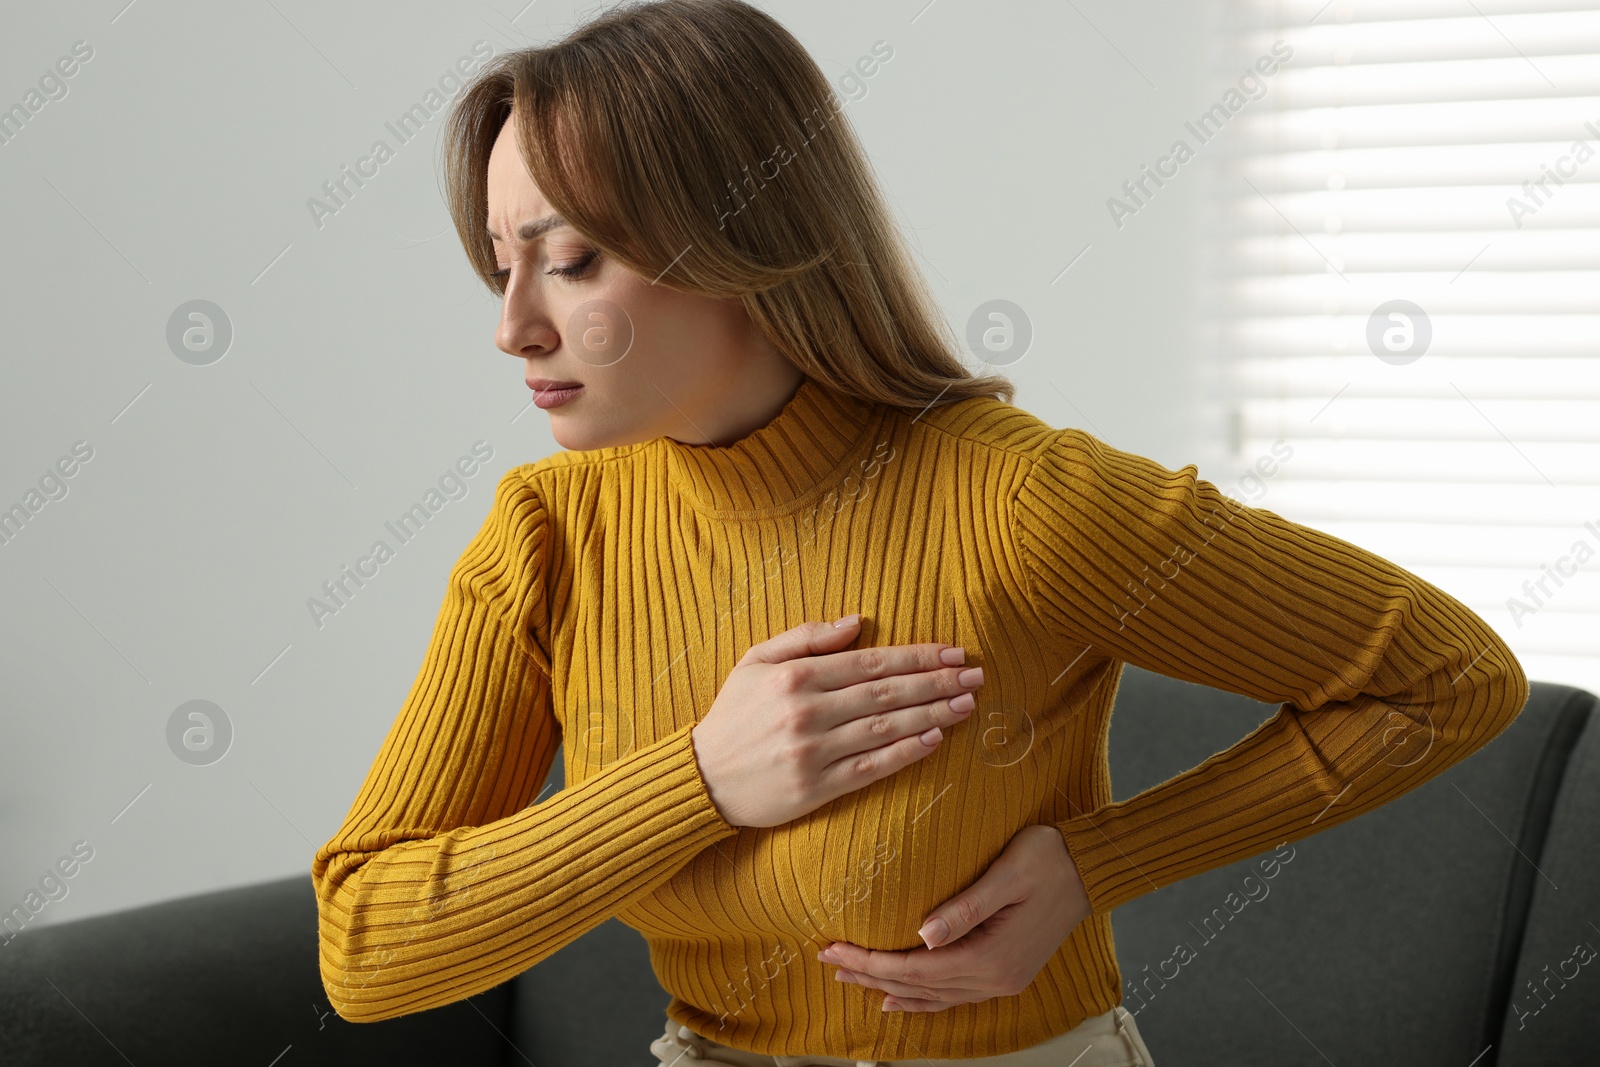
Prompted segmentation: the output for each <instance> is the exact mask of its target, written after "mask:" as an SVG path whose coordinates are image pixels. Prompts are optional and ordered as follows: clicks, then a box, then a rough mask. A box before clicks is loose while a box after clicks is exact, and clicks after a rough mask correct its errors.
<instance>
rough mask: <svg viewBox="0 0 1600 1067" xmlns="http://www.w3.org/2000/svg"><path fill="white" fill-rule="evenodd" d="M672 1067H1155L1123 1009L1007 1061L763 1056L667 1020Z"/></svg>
mask: <svg viewBox="0 0 1600 1067" xmlns="http://www.w3.org/2000/svg"><path fill="white" fill-rule="evenodd" d="M650 1051H651V1052H653V1053H654V1054H655V1057H656V1059H657V1060H659V1061H660V1062H661V1063H663V1064H666V1065H668V1067H914V1065H916V1067H967V1065H973V1067H976V1065H979V1064H982V1065H985V1067H1155V1061H1154V1060H1153V1059H1151V1058H1150V1050H1149V1049H1148V1048H1146V1047H1145V1044H1144V1038H1142V1037H1140V1036H1139V1028H1138V1027H1137V1026H1135V1025H1134V1023H1133V1014H1132V1013H1131V1012H1129V1011H1128V1010H1127V1009H1126V1008H1124V1007H1123V1006H1122V1005H1120V1004H1118V1005H1117V1006H1116V1007H1114V1008H1112V1009H1111V1010H1110V1011H1108V1012H1105V1013H1103V1014H1101V1015H1092V1016H1090V1017H1089V1018H1087V1019H1085V1020H1084V1021H1083V1022H1081V1023H1079V1024H1078V1025H1077V1026H1074V1027H1073V1028H1072V1029H1071V1030H1068V1031H1066V1032H1065V1033H1060V1034H1057V1035H1056V1036H1055V1037H1052V1038H1049V1039H1047V1040H1045V1041H1041V1042H1040V1043H1039V1044H1037V1045H1033V1046H1031V1047H1029V1048H1025V1049H1019V1050H1017V1051H1016V1052H1008V1053H1006V1054H1005V1055H1003V1056H979V1057H978V1058H977V1059H959V1060H930V1059H924V1058H921V1057H918V1058H916V1059H909V1060H847V1059H841V1058H839V1057H838V1056H763V1055H761V1054H760V1053H756V1052H746V1051H744V1050H743V1049H736V1048H730V1047H729V1046H727V1045H722V1044H718V1043H717V1042H715V1041H713V1040H711V1039H710V1038H709V1037H701V1036H700V1035H699V1034H697V1033H695V1032H694V1031H693V1030H690V1029H689V1028H688V1027H687V1026H680V1025H678V1024H677V1023H675V1022H673V1021H672V1020H671V1019H668V1020H667V1029H666V1032H665V1033H664V1034H662V1035H661V1036H660V1037H658V1038H656V1039H655V1040H654V1041H653V1042H651V1044H650Z"/></svg>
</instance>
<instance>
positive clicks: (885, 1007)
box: [878, 1000, 900, 1011]
mask: <svg viewBox="0 0 1600 1067" xmlns="http://www.w3.org/2000/svg"><path fill="white" fill-rule="evenodd" d="M878 1010H879V1011H899V1010H900V1005H898V1004H893V1003H890V1002H889V1001H887V1000H885V1001H884V1002H883V1003H882V1004H879V1005H878Z"/></svg>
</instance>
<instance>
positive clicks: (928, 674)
mask: <svg viewBox="0 0 1600 1067" xmlns="http://www.w3.org/2000/svg"><path fill="white" fill-rule="evenodd" d="M846 620H848V622H847V623H846V624H845V625H843V626H840V625H837V624H835V623H831V622H806V623H801V624H800V625H799V626H796V627H794V628H793V629H790V630H785V631H784V632H783V633H781V634H778V635H777V636H775V637H771V638H769V639H767V640H765V641H763V642H761V643H760V644H758V645H754V646H752V647H751V649H750V650H749V651H748V652H746V653H745V654H744V657H743V658H742V659H740V660H739V662H738V663H737V664H736V665H735V666H734V668H733V670H732V671H730V672H729V673H728V679H727V681H726V682H724V683H723V686H722V690H721V692H719V693H718V694H717V699H716V700H715V701H713V702H712V704H711V710H710V711H708V712H706V717H705V718H704V719H702V720H701V721H700V722H699V723H698V724H696V725H695V727H694V729H693V730H691V731H690V736H691V738H692V740H693V743H694V754H695V759H696V760H697V761H698V762H699V764H700V777H701V778H702V779H703V780H704V781H705V783H706V790H707V792H708V793H709V794H710V796H711V803H712V804H713V805H715V806H716V809H717V811H718V812H719V813H721V815H722V817H723V819H724V820H726V821H727V822H728V823H729V824H730V825H732V826H776V825H778V824H779V823H785V822H789V821H790V820H792V819H797V818H799V817H800V816H802V815H804V814H806V813H807V812H809V811H813V810H815V809H816V808H819V807H821V806H822V805H823V804H826V803H827V802H828V801H830V800H832V799H833V798H834V797H837V796H842V795H843V794H845V793H848V792H850V791H852V790H855V789H860V788H861V787H862V786H864V785H867V784H868V783H870V782H876V781H877V780H878V779H880V778H887V777H888V776H889V775H891V774H893V773H895V772H896V771H898V770H900V769H901V768H902V767H905V766H908V765H909V764H911V763H914V762H916V761H917V760H919V759H921V758H922V757H923V756H926V755H927V754H928V753H930V752H932V751H933V750H934V749H935V748H937V747H938V745H939V739H940V738H941V737H942V736H943V733H942V732H941V730H940V728H941V727H944V726H950V725H952V724H954V723H958V722H960V721H961V720H963V719H965V718H967V717H968V716H969V715H970V714H971V712H972V707H973V704H974V700H973V697H972V690H974V689H976V688H977V687H978V686H980V685H982V684H983V669H982V668H972V669H969V670H963V669H962V668H961V666H960V665H961V664H962V663H965V662H966V652H965V650H964V649H959V648H952V647H951V646H949V645H945V644H939V643H929V644H920V645H889V646H886V647H883V648H863V649H857V650H855V651H839V650H840V649H843V648H844V647H845V646H846V645H848V644H849V643H850V642H851V641H854V640H855V639H856V637H857V636H858V635H859V634H860V632H861V631H860V624H861V616H860V615H850V616H846V617H845V619H842V620H840V622H841V623H845V622H846ZM963 678H964V679H965V680H964V681H963Z"/></svg>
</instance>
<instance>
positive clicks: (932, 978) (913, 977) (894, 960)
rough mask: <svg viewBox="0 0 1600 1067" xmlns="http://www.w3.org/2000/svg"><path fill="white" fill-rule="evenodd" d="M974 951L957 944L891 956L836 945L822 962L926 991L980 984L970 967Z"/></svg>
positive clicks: (886, 952) (913, 950)
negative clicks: (947, 986) (922, 988)
mask: <svg viewBox="0 0 1600 1067" xmlns="http://www.w3.org/2000/svg"><path fill="white" fill-rule="evenodd" d="M974 949H975V946H973V945H972V944H971V943H970V942H963V941H958V942H956V943H955V944H953V945H947V946H946V947H944V948H941V949H939V950H938V951H930V950H928V949H925V948H914V949H908V950H905V951H901V952H894V951H887V950H883V949H870V948H862V947H861V946H860V945H852V944H850V943H849V942H847V941H835V942H834V943H833V944H832V946H830V947H829V949H827V952H828V955H829V956H830V957H831V958H829V959H825V960H823V961H822V962H823V963H836V964H838V965H839V966H840V967H843V968H844V969H845V970H848V971H854V972H855V973H857V974H868V975H871V976H872V977H874V978H886V979H889V980H890V981H894V982H903V983H905V984H907V985H916V986H923V987H925V988H937V987H939V986H943V985H948V984H956V985H967V986H972V985H978V984H981V983H980V982H979V981H978V980H977V975H976V973H975V970H974V968H973V966H972V963H973V959H974ZM819 958H820V954H819Z"/></svg>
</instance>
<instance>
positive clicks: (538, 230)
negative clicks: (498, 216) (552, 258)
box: [487, 215, 567, 241]
mask: <svg viewBox="0 0 1600 1067" xmlns="http://www.w3.org/2000/svg"><path fill="white" fill-rule="evenodd" d="M565 225H567V220H566V219H564V218H562V217H561V216H560V215H547V216H545V217H544V218H542V219H539V220H538V221H536V222H524V223H523V224H522V225H521V226H518V227H517V236H518V237H520V238H521V239H522V240H524V241H534V240H538V239H539V238H540V237H543V236H544V235H545V234H546V233H548V232H549V231H550V230H553V229H555V228H556V227H557V226H565ZM487 232H488V234H489V236H490V237H491V238H493V239H494V240H496V241H500V240H504V238H502V237H501V236H500V235H499V234H497V233H495V232H494V230H493V229H492V228H491V229H489V230H488V231H487Z"/></svg>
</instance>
